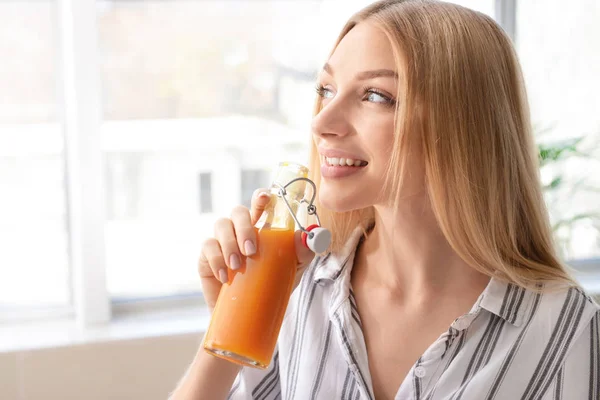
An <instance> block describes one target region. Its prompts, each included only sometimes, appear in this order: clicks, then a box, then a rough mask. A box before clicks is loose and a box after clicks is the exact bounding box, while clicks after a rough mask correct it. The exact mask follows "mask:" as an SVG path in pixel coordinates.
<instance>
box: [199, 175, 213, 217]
mask: <svg viewBox="0 0 600 400" xmlns="http://www.w3.org/2000/svg"><path fill="white" fill-rule="evenodd" d="M198 187H199V189H200V194H199V197H200V212H201V213H211V212H212V208H213V206H212V174H211V173H210V172H202V173H200V174H199V175H198Z"/></svg>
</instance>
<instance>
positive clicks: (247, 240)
mask: <svg viewBox="0 0 600 400" xmlns="http://www.w3.org/2000/svg"><path fill="white" fill-rule="evenodd" d="M231 221H232V222H233V226H234V230H235V236H236V239H237V245H238V248H239V250H240V252H241V253H242V254H243V255H245V256H252V255H254V254H255V253H256V231H255V230H254V226H253V224H252V220H251V218H250V211H249V210H248V209H247V208H246V207H244V206H237V207H235V208H234V209H233V211H232V212H231Z"/></svg>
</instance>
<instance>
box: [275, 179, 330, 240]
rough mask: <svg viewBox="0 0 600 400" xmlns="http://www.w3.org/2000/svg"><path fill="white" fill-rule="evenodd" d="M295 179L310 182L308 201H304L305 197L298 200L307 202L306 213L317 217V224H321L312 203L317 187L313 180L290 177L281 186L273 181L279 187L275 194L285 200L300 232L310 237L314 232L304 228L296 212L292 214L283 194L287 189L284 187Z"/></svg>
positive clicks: (295, 180)
mask: <svg viewBox="0 0 600 400" xmlns="http://www.w3.org/2000/svg"><path fill="white" fill-rule="evenodd" d="M297 181H306V182H308V183H310V185H311V186H312V197H311V199H310V202H308V201H306V200H305V199H302V200H301V201H300V203H306V204H308V205H307V206H306V210H307V211H308V215H314V216H315V218H316V219H317V224H319V226H321V220H320V219H319V214H317V207H316V206H315V205H314V202H315V197H316V195H317V187H316V185H315V183H314V182H313V181H311V180H310V179H308V178H296V179H292V180H291V181H289V182H288V183H287V184H286V185H285V186H281V185H279V184H277V183H275V186H277V187H278V188H279V190H278V192H277V196H278V197H281V198H282V199H283V201H284V202H285V205H286V207H287V209H288V211H289V212H290V214H292V218H294V221H296V223H297V224H298V226H299V227H300V230H301V231H302V232H304V233H305V234H307V235H308V237H309V238H311V239H312V238H313V236H314V233H313V232H310V231H308V230H306V228H305V227H303V226H302V224H301V223H300V221H298V217H296V214H294V211H292V207H291V206H290V203H288V201H287V199H286V198H285V195H286V194H287V191H286V190H285V189H286V188H287V187H288V186H290V185H291V184H292V183H295V182H297Z"/></svg>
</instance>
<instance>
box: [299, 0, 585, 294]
mask: <svg viewBox="0 0 600 400" xmlns="http://www.w3.org/2000/svg"><path fill="white" fill-rule="evenodd" d="M365 20H368V21H369V22H370V23H372V24H374V25H375V26H377V27H378V28H379V29H381V30H382V31H383V32H384V34H385V35H386V36H387V38H388V39H389V42H390V44H391V47H392V49H393V53H394V57H395V60H396V65H397V69H398V73H399V74H400V80H399V82H401V85H400V86H402V87H401V88H399V89H398V93H397V96H398V97H397V99H398V101H397V104H398V108H397V109H396V126H395V134H394V144H393V146H394V152H393V153H394V154H393V156H392V159H391V161H390V164H389V173H388V180H387V182H389V186H390V188H389V189H391V190H390V193H391V195H392V197H393V199H392V204H394V205H395V208H396V209H398V208H399V207H398V206H399V204H400V203H401V201H402V199H401V198H400V192H401V187H402V181H403V178H404V174H405V170H406V160H408V159H409V150H410V149H409V147H410V146H409V141H410V140H413V141H414V140H420V143H419V144H420V145H421V146H422V150H423V156H424V162H425V177H426V185H427V186H426V187H427V191H428V195H429V199H430V201H431V207H432V209H433V212H434V214H435V217H436V220H437V222H438V224H439V226H440V229H441V230H442V232H443V234H444V236H445V238H446V240H447V241H448V242H449V244H450V245H451V246H452V248H453V249H454V251H455V252H456V253H457V254H458V255H459V256H460V257H461V258H462V259H463V260H464V261H465V262H466V263H468V264H469V265H471V266H472V267H473V268H475V269H477V270H479V271H481V272H482V273H484V274H486V275H489V276H494V277H496V278H500V279H502V280H504V281H507V282H511V283H515V284H517V285H519V286H522V287H528V288H531V289H536V287H538V286H537V285H538V284H539V283H544V282H546V283H549V282H554V283H563V284H567V285H569V286H570V285H576V284H575V282H574V280H573V278H572V277H571V276H570V273H569V272H568V270H567V267H566V266H564V265H563V264H562V263H561V261H560V260H559V257H558V255H557V252H556V248H555V244H554V241H553V236H552V231H551V228H550V224H549V220H548V213H547V210H546V208H545V203H544V199H543V196H542V189H541V184H540V180H539V160H538V153H537V151H536V146H535V143H534V140H533V134H532V132H531V123H530V120H529V109H528V104H527V96H526V93H525V88H524V84H523V78H522V74H521V70H520V66H519V62H518V60H517V56H516V54H515V51H514V48H513V46H512V44H511V41H510V39H509V38H508V37H507V35H506V34H505V33H504V32H503V30H502V29H501V28H500V27H499V26H498V25H497V24H496V22H495V21H494V20H492V19H491V18H490V17H488V16H486V15H484V14H481V13H478V12H475V11H473V10H470V9H467V8H464V7H461V6H457V5H454V4H449V3H443V2H437V1H430V0H383V1H379V2H376V3H374V4H372V5H370V6H368V7H366V8H364V9H363V10H361V11H359V12H358V13H356V14H355V15H354V16H352V17H351V19H350V20H349V21H348V22H347V23H346V25H345V26H344V28H343V29H342V32H341V33H340V35H339V37H338V39H337V41H336V44H335V46H334V50H335V48H336V47H337V45H338V44H339V42H340V41H341V40H342V38H343V37H344V36H345V35H346V34H347V33H348V32H349V31H350V30H351V29H352V28H354V27H355V26H356V25H357V24H358V23H360V22H362V21H365ZM334 50H333V51H334ZM333 51H332V53H333ZM321 107H322V105H321V101H320V98H317V101H316V105H315V110H314V113H315V115H316V114H318V113H319V111H320V110H321ZM319 164H320V160H319V155H318V153H317V151H316V148H315V145H314V143H313V145H312V148H311V155H310V170H311V171H313V174H312V176H311V178H312V179H313V180H315V181H316V182H317V184H318V183H319V181H320V175H319V173H318V171H319V170H320V167H319ZM315 171H317V173H314V172H315ZM317 206H320V207H319V210H320V216H321V220H322V222H323V225H325V226H327V227H328V228H330V229H331V230H332V232H333V243H332V247H331V248H330V250H331V251H333V252H335V251H338V250H340V249H341V248H342V246H343V245H344V243H345V242H346V241H347V240H348V238H349V236H350V234H351V233H352V231H353V230H354V229H355V228H356V226H361V227H362V228H363V230H365V233H366V230H367V229H368V227H369V226H370V225H371V224H373V221H374V217H373V216H374V212H373V209H372V207H369V208H366V209H361V210H354V211H349V212H344V213H337V212H333V211H331V210H327V209H325V208H323V207H322V206H321V204H320V202H319V201H318V197H317Z"/></svg>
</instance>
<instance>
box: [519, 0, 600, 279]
mask: <svg viewBox="0 0 600 400" xmlns="http://www.w3.org/2000/svg"><path fill="white" fill-rule="evenodd" d="M517 4H518V7H517V32H516V41H517V48H518V52H519V56H520V59H521V63H522V66H523V70H524V75H525V82H526V84H527V91H528V95H529V101H530V105H531V112H532V122H533V126H534V130H535V132H536V135H537V138H538V142H539V143H541V144H542V145H544V146H545V147H547V148H549V149H557V150H559V151H560V153H554V154H560V155H561V157H558V159H557V160H556V161H552V159H551V158H550V159H549V161H548V163H547V165H545V166H544V167H543V168H542V178H543V180H544V184H545V185H546V186H547V189H546V199H547V203H548V207H549V211H550V214H551V218H552V222H553V225H554V229H555V235H556V238H557V241H558V242H559V244H560V248H561V252H562V256H563V257H564V258H565V259H567V260H575V259H586V258H587V259H589V258H600V173H598V171H600V152H599V151H598V149H599V146H598V145H599V142H600V112H599V111H600V97H599V96H598V91H599V90H600V75H599V74H598V71H600V58H599V54H600V53H599V50H598V49H600V26H598V23H597V21H598V20H599V19H600V8H599V7H598V2H597V1H595V0H581V1H577V2H572V3H569V6H568V7H565V4H564V2H562V1H559V0H550V1H541V0H528V1H519V2H518V3H517ZM575 143H577V144H576V145H575ZM561 149H562V151H561ZM573 150H575V151H573ZM594 171H595V172H596V173H594ZM598 269H599V270H600V263H598Z"/></svg>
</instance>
